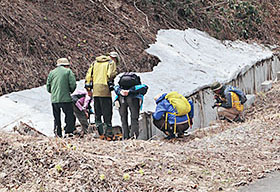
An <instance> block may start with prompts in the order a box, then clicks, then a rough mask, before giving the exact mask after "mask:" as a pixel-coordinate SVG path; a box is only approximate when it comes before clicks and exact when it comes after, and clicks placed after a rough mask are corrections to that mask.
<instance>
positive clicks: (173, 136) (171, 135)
mask: <svg viewBox="0 0 280 192" xmlns="http://www.w3.org/2000/svg"><path fill="white" fill-rule="evenodd" d="M174 138H175V135H174V134H170V135H168V136H167V137H165V138H164V139H167V140H170V139H174Z"/></svg>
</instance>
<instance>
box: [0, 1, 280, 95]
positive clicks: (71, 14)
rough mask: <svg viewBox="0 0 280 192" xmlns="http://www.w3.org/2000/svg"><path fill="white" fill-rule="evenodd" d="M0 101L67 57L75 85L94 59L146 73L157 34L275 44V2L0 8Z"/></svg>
mask: <svg viewBox="0 0 280 192" xmlns="http://www.w3.org/2000/svg"><path fill="white" fill-rule="evenodd" d="M0 5H1V6H0V37H1V46H0V66H1V68H0V70H1V71H0V75H1V86H0V95H3V94H6V93H10V92H13V91H18V90H23V89H27V88H32V87H37V86H40V85H44V84H45V82H46V78H47V75H48V73H49V71H50V70H51V69H53V68H54V66H55V62H56V59H57V58H59V57H69V58H71V59H70V60H71V62H72V69H73V71H74V73H75V75H76V77H77V79H83V78H84V76H85V73H86V71H87V69H88V66H89V64H90V63H91V62H93V61H94V58H95V56H97V55H100V54H103V53H106V52H109V51H113V50H114V51H117V52H119V53H120V55H121V64H120V65H119V66H118V71H119V72H122V71H137V72H143V71H151V70H152V68H153V66H155V65H157V63H158V62H159V60H158V59H157V58H156V57H153V56H151V55H148V54H147V53H146V52H145V49H146V48H148V47H149V44H152V43H154V41H155V38H156V34H157V31H158V30H159V29H171V28H177V29H186V28H197V29H200V30H202V31H206V32H208V33H209V34H210V35H212V36H214V37H216V38H218V39H221V40H224V39H230V40H236V39H240V40H244V41H256V42H259V43H263V44H271V45H273V44H279V39H280V24H279V21H280V19H279V18H280V13H279V9H280V1H278V0H267V1H262V0H257V1H252V0H224V1H221V0H219V1H217V0H215V1H214V0H201V1H200V0H199V1H197V0H184V1H183V0H172V1H170V0H161V1H154V0H140V1H132V0H121V1H117V0H112V1H109V0H88V1H86V0H81V1H67V0H56V1H45V0H23V1H9V0H2V1H1V2H0Z"/></svg>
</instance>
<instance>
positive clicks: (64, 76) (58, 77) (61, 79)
mask: <svg viewBox="0 0 280 192" xmlns="http://www.w3.org/2000/svg"><path fill="white" fill-rule="evenodd" d="M56 66H57V67H56V68H55V69H54V70H52V71H51V72H50V73H49V75H48V79H47V84H46V86H47V91H48V92H49V93H51V102H52V109H53V116H54V132H55V135H56V136H58V137H62V129H61V109H62V111H63V112H64V114H65V124H66V126H65V135H66V136H72V135H73V131H74V130H75V124H74V118H75V117H74V113H73V106H72V98H71V95H70V94H71V93H73V92H74V90H75V89H76V78H75V75H74V74H73V72H72V71H71V69H70V68H69V67H70V63H69V61H68V59H66V58H60V59H58V60H57V65H56Z"/></svg>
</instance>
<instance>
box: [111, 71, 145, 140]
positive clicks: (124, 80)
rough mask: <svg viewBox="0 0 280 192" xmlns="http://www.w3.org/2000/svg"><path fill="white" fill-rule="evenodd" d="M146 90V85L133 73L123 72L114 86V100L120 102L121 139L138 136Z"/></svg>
mask: <svg viewBox="0 0 280 192" xmlns="http://www.w3.org/2000/svg"><path fill="white" fill-rule="evenodd" d="M147 90H148V86H147V85H145V84H141V81H140V77H139V76H137V75H136V74H134V73H124V74H123V75H122V76H121V77H120V80H119V82H118V85H116V86H115V92H116V95H117V97H116V101H118V102H119V104H120V107H119V113H120V116H121V122H122V133H123V140H125V139H129V138H135V139H137V138H138V136H139V121H138V119H139V113H140V109H141V106H142V103H143V98H144V95H145V94H146V93H147ZM128 109H129V110H130V115H131V117H130V118H131V129H129V125H128Z"/></svg>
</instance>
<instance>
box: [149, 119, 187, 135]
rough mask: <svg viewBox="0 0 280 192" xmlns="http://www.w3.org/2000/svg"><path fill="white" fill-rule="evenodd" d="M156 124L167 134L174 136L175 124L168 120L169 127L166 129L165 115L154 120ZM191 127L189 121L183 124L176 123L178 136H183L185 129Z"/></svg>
mask: <svg viewBox="0 0 280 192" xmlns="http://www.w3.org/2000/svg"><path fill="white" fill-rule="evenodd" d="M153 123H154V125H155V126H156V127H157V128H158V129H159V130H161V131H163V132H164V133H165V134H166V135H168V136H173V137H175V135H174V124H173V125H170V124H169V123H168V122H167V129H165V116H163V117H162V118H161V119H159V120H156V119H154V120H153ZM188 128H189V123H188V122H186V123H182V124H178V123H177V124H176V133H177V134H178V136H183V135H184V131H186V130H187V129H188Z"/></svg>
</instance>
